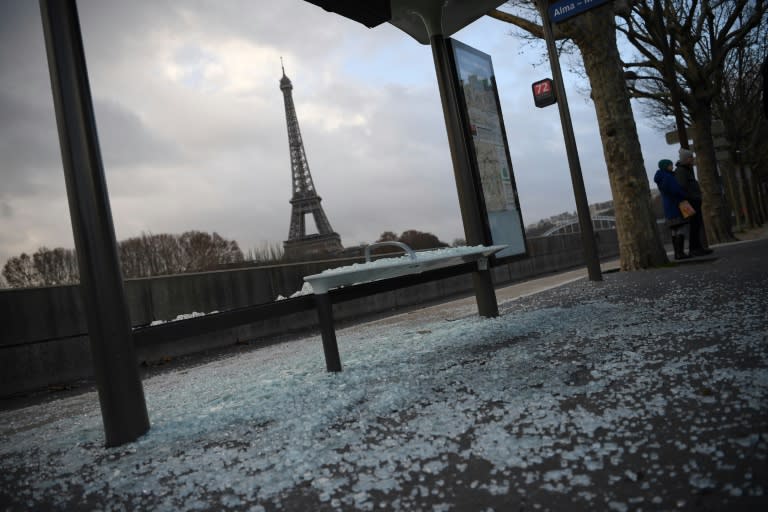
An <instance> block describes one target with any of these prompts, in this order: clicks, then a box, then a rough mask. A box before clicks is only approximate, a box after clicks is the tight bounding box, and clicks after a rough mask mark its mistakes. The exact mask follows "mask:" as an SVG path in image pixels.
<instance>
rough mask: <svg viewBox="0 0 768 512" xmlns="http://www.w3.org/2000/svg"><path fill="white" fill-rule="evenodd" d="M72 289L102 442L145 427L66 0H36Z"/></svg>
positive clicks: (132, 435) (73, 12) (71, 4)
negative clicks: (80, 306)
mask: <svg viewBox="0 0 768 512" xmlns="http://www.w3.org/2000/svg"><path fill="white" fill-rule="evenodd" d="M40 12H41V15H42V22H43V32H44V34H45V45H46V51H47V54H48V68H49V71H50V75H51V89H52V91H53V102H54V106H55V109H56V123H57V126H58V131H59V143H60V146H61V158H62V161H63V167H64V177H65V180H66V185H67V198H68V199H69V212H70V216H71V218H72V231H73V234H74V239H75V248H76V252H77V260H78V265H79V269H80V292H81V294H82V297H83V302H84V304H85V308H86V314H87V320H88V337H89V338H90V342H91V352H92V354H93V366H94V368H93V369H94V374H95V376H96V386H97V389H98V394H99V403H100V405H101V417H102V421H103V423H104V433H105V438H106V445H107V446H117V445H120V444H123V443H127V442H130V441H133V440H135V439H136V438H138V437H139V436H141V435H142V434H144V433H145V432H146V431H147V430H148V429H149V416H148V414H147V406H146V402H145V400H144V390H143V388H142V385H141V378H140V376H139V369H138V364H137V359H136V352H135V349H134V345H133V337H132V334H131V321H130V318H129V316H128V305H127V302H126V300H125V291H124V289H123V279H122V275H121V273H120V265H119V260H118V253H117V243H116V241H115V230H114V226H113V224H112V213H111V210H110V206H109V195H108V193H107V184H106V179H105V177H104V168H103V165H102V161H101V153H100V150H99V142H98V138H97V135H96V122H95V120H94V113H93V104H92V100H91V91H90V86H89V84H88V72H87V70H86V66H85V53H84V51H83V41H82V36H81V33H80V23H79V20H78V15H77V7H76V5H75V1H74V0H40Z"/></svg>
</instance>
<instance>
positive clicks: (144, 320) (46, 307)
mask: <svg viewBox="0 0 768 512" xmlns="http://www.w3.org/2000/svg"><path fill="white" fill-rule="evenodd" d="M596 235H597V238H598V251H599V253H600V256H601V258H609V257H614V256H616V255H618V242H617V239H616V233H615V231H598V232H597V233H596ZM528 249H529V257H528V258H525V259H520V260H517V261H513V262H511V263H509V264H506V265H502V266H499V267H495V268H494V269H493V277H494V282H495V283H496V284H497V285H503V284H505V283H511V282H515V281H520V280H523V279H527V278H530V277H533V276H538V275H543V274H547V273H552V272H557V271H561V270H566V269H569V268H574V267H577V266H580V265H583V264H584V260H583V253H582V248H581V240H580V235H578V234H576V235H561V236H553V237H542V238H531V239H529V240H528ZM346 263H347V262H344V263H342V264H346ZM337 266H340V263H339V261H338V260H332V261H320V262H312V263H306V264H290V265H279V266H271V267H258V268H247V269H236V270H222V271H216V272H205V273H198V274H182V275H173V276H163V277H154V278H146V279H129V280H126V283H125V290H126V297H127V301H128V307H129V310H130V316H131V321H132V323H133V325H135V326H140V325H147V324H149V323H150V322H152V321H155V320H171V319H174V318H175V317H176V316H178V315H181V314H186V313H191V312H201V313H210V312H212V311H224V310H227V309H232V308H238V307H244V306H248V305H253V304H263V303H267V302H271V301H273V300H274V299H275V298H276V297H277V296H278V295H283V296H288V295H290V294H292V293H294V292H295V291H297V290H299V289H301V286H302V284H303V277H304V276H305V275H309V274H316V273H318V272H321V271H322V270H324V269H326V268H331V267H337ZM471 290H472V283H471V278H470V276H469V275H463V276H457V277H453V278H448V279H443V280H440V281H434V282H430V283H424V284H420V285H415V286H411V287H408V288H403V289H400V290H394V291H391V292H385V293H381V294H378V295H374V296H370V297H364V298H361V299H359V300H355V301H349V302H345V303H341V304H337V305H334V316H335V318H336V319H337V321H339V322H341V323H343V322H345V321H355V320H358V319H361V318H365V317H366V316H370V315H380V314H386V313H388V312H393V311H396V310H398V309H402V308H406V307H412V306H415V305H418V304H421V303H426V302H432V301H437V300H441V299H446V298H452V297H455V296H459V295H465V294H467V293H471ZM0 318H2V321H1V322H0V396H10V395H13V394H18V393H24V392H29V391H32V390H36V389H40V388H45V387H46V386H51V385H59V384H62V383H66V382H71V381H75V380H80V379H88V378H91V376H92V375H93V371H92V363H91V355H90V347H89V341H88V335H87V325H86V321H85V311H84V307H83V304H82V300H81V297H80V290H79V287H78V286H74V285H73V286H54V287H46V288H33V289H9V290H0ZM316 328H317V316H316V314H315V312H314V311H307V312H305V313H301V314H295V315H290V316H286V317H281V318H272V319H269V320H265V321H261V322H255V323H252V324H247V325H241V326H237V327H234V328H231V329H226V330H223V331H220V332H217V333H214V334H207V335H202V336H196V337H193V338H187V339H183V340H177V341H175V342H170V343H160V344H156V345H153V346H139V347H137V353H138V357H139V360H140V362H144V363H148V364H151V363H154V362H157V361H161V360H163V359H166V358H174V357H178V356H181V355H187V354H192V353H196V352H201V351H205V350H210V349H215V348H219V347H223V346H227V345H233V344H235V343H242V342H254V341H258V340H267V339H269V338H270V337H274V336H277V335H285V334H291V333H296V332H301V331H307V330H311V329H316ZM318 364H319V365H321V366H322V361H318Z"/></svg>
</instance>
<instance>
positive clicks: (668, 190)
mask: <svg viewBox="0 0 768 512" xmlns="http://www.w3.org/2000/svg"><path fill="white" fill-rule="evenodd" d="M673 167H674V164H673V163H672V160H659V169H658V170H657V171H656V174H655V175H654V176H653V181H654V183H656V186H657V187H659V192H661V204H662V206H663V207H664V217H665V218H666V222H667V227H668V228H669V229H670V231H671V233H672V248H673V249H674V251H675V259H676V260H682V259H686V258H690V257H691V256H690V254H686V253H685V237H686V235H687V234H688V230H689V228H688V219H686V218H685V217H684V216H683V213H682V212H681V211H680V203H682V202H683V201H686V200H687V199H688V196H687V195H686V193H685V190H683V187H681V186H680V184H679V183H678V182H677V178H676V177H675V172H674V169H673Z"/></svg>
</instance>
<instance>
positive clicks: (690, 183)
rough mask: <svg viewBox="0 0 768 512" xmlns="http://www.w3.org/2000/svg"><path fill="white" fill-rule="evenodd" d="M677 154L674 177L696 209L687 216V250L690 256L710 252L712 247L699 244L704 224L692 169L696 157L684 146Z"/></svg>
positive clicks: (699, 194) (696, 182)
mask: <svg viewBox="0 0 768 512" xmlns="http://www.w3.org/2000/svg"><path fill="white" fill-rule="evenodd" d="M679 154H680V160H679V161H678V162H677V165H676V166H675V177H676V178H677V183H678V184H679V185H680V187H681V188H682V189H683V190H684V191H685V195H686V197H687V199H688V202H689V203H691V206H693V209H694V210H696V214H695V215H693V216H691V217H689V218H688V225H689V229H690V236H689V241H688V252H689V254H690V255H691V256H704V255H707V254H711V253H712V249H705V248H704V247H703V246H702V245H701V230H702V228H703V227H704V225H703V222H702V218H701V187H699V182H698V181H697V180H696V174H695V173H694V171H693V166H694V161H695V159H696V157H695V155H694V154H693V151H691V150H690V149H685V148H680V151H679Z"/></svg>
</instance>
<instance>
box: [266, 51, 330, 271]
mask: <svg viewBox="0 0 768 512" xmlns="http://www.w3.org/2000/svg"><path fill="white" fill-rule="evenodd" d="M280 60H281V67H282V68H283V77H282V78H281V79H280V90H282V91H283V99H284V100H285V119H286V121H287V123H288V145H289V147H290V150H291V173H292V174H293V197H292V198H291V201H290V203H291V227H290V230H289V231H288V240H286V241H285V242H283V248H284V249H285V258H286V259H288V260H299V259H307V258H313V257H318V256H330V255H337V254H340V253H341V252H342V251H343V250H344V247H342V245H341V237H339V234H338V233H336V232H334V231H333V228H331V223H330V222H328V217H326V216H325V212H324V211H323V207H322V206H320V200H321V199H320V196H318V195H317V191H316V190H315V185H314V183H313V182H312V175H311V174H310V173H309V164H308V163H307V154H306V152H305V151H304V142H303V141H302V140H301V132H300V131H299V120H298V118H297V117H296V108H295V107H294V105H293V95H292V93H291V91H293V85H292V84H291V81H290V80H289V79H288V77H287V76H285V67H283V66H282V59H280ZM307 214H312V217H313V219H314V221H315V226H316V227H317V234H312V235H308V234H307V226H306V222H305V216H306V215H307Z"/></svg>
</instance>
